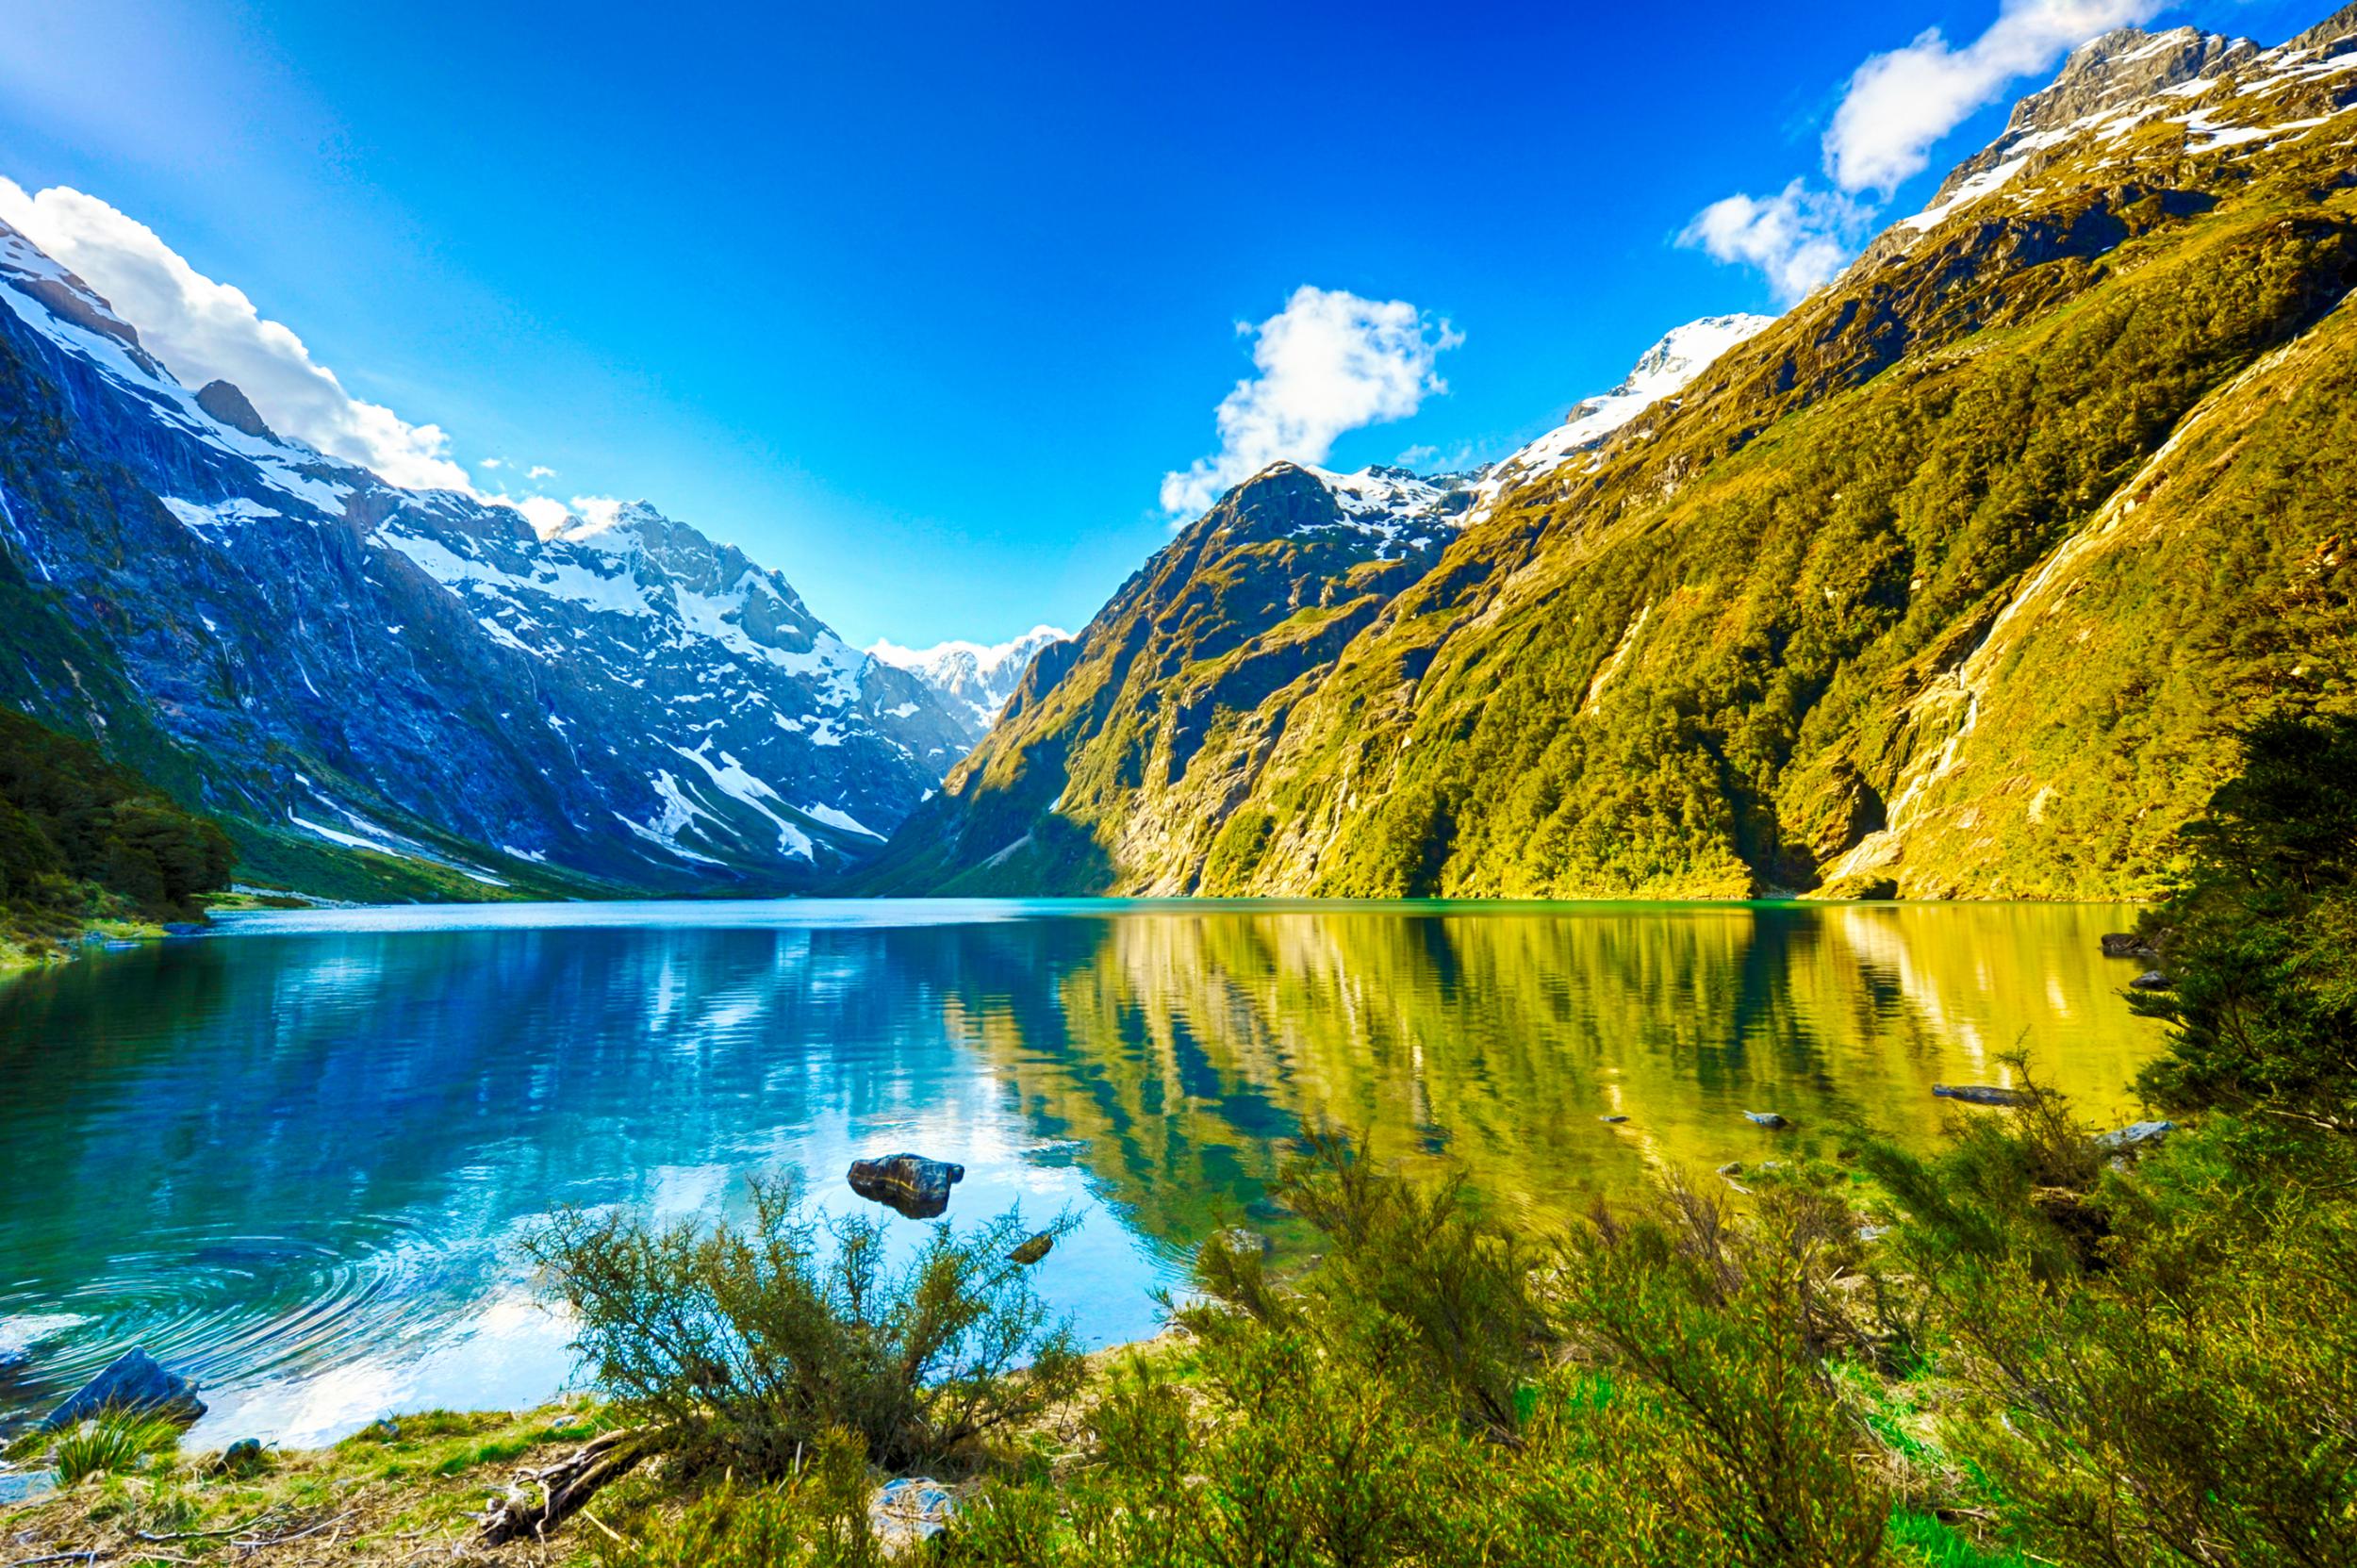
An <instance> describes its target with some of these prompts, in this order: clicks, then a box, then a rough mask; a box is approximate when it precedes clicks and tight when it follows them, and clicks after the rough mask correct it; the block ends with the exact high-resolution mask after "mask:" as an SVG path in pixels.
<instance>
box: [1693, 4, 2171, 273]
mask: <svg viewBox="0 0 2357 1568" xmlns="http://www.w3.org/2000/svg"><path fill="white" fill-rule="evenodd" d="M2166 5H2167V0H2003V4H2002V5H2001V6H2000V7H1999V9H1998V13H1997V20H1996V21H1994V22H1992V23H1990V24H1989V25H1988V27H1987V29H1986V31H1985V32H1983V33H1982V34H1981V35H1980V37H1978V38H1976V39H1974V40H1973V41H1971V42H1970V43H1968V44H1966V45H1965V46H1964V47H1962V48H1960V49H1959V48H1957V47H1955V46H1954V45H1953V44H1951V43H1950V42H1949V41H1948V40H1947V38H1946V37H1945V36H1944V35H1942V34H1941V32H1940V31H1939V29H1938V28H1937V27H1933V28H1929V29H1927V30H1926V31H1924V32H1921V33H1919V34H1917V35H1916V38H1915V41H1914V42H1912V43H1909V44H1908V45H1906V47H1904V48H1903V49H1893V50H1890V51H1888V52H1887V53H1884V54H1880V55H1873V56H1870V57H1869V58H1867V60H1866V63H1865V64H1863V65H1861V66H1859V67H1858V68H1857V70H1856V71H1854V72H1853V73H1852V74H1851V75H1850V81H1849V86H1848V88H1847V89H1846V90H1845V91H1844V92H1843V93H1842V97H1841V104H1840V107H1838V108H1836V109H1835V110H1834V116H1833V124H1832V125H1831V126H1830V127H1828V128H1827V130H1826V132H1825V136H1824V164H1825V173H1827V174H1829V175H1831V176H1832V179H1833V183H1834V184H1835V186H1837V187H1838V190H1835V191H1830V192H1829V191H1821V190H1811V189H1810V188H1809V187H1808V185H1807V183H1806V182H1805V181H1804V180H1799V179H1796V180H1794V181H1793V182H1792V183H1791V184H1789V185H1788V186H1786V187H1785V188H1784V189H1783V190H1780V191H1778V192H1776V193H1775V194H1774V195H1772V196H1766V197H1760V196H1751V195H1740V194H1739V195H1734V196H1729V197H1726V198H1725V199H1724V200H1722V201H1717V202H1713V203H1711V204H1710V205H1709V206H1706V207H1705V208H1703V209H1702V211H1700V212H1698V213H1696V214H1695V215H1694V221H1693V222H1692V223H1689V224H1688V225H1687V226H1686V230H1685V232H1684V233H1682V234H1680V235H1679V236H1678V243H1679V244H1681V245H1695V246H1700V247H1701V248H1702V249H1704V250H1706V251H1707V252H1709V253H1710V255H1711V256H1713V257H1715V258H1716V259H1718V260H1720V261H1727V262H1738V263H1741V264H1743V265H1746V266H1752V267H1756V268H1758V269H1759V270H1760V271H1761V272H1764V273H1766V274H1767V277H1768V283H1769V287H1770V288H1772V289H1774V291H1775V294H1776V297H1777V298H1778V299H1779V300H1781V301H1783V302H1784V303H1786V304H1788V305H1789V304H1791V303H1792V302H1793V301H1795V300H1798V299H1801V298H1802V297H1804V296H1805V295H1806V294H1808V293H1809V292H1811V291H1812V290H1814V289H1818V288H1820V287H1821V286H1822V285H1824V284H1825V283H1827V282H1829V281H1830V280H1831V279H1832V278H1833V277H1834V276H1835V275H1836V274H1837V273H1838V272H1840V271H1841V269H1842V268H1843V267H1844V266H1845V265H1847V264H1848V262H1849V259H1850V257H1851V256H1854V255H1855V254H1856V252H1857V247H1858V244H1859V242H1860V241H1862V240H1863V239H1865V238H1866V236H1867V234H1868V233H1869V232H1871V229H1872V228H1873V225H1874V224H1875V223H1876V222H1878V221H1879V219H1880V217H1881V214H1882V206H1881V204H1880V203H1879V202H1869V201H1860V200H1857V199H1855V195H1856V193H1858V192H1865V191H1873V192H1877V193H1879V194H1881V195H1883V196H1887V195H1888V194H1889V193H1890V192H1891V190H1894V189H1896V188H1897V187H1898V186H1899V184H1900V183H1901V182H1902V181H1904V180H1906V179H1907V178H1909V177H1910V176H1912V175H1915V174H1919V173H1922V171H1923V170H1924V169H1925V168H1926V167H1927V166H1928V165H1929V164H1930V162H1931V153H1932V148H1933V147H1935V146H1936V145H1937V144H1938V142H1939V140H1940V139H1941V138H1943V137H1945V136H1946V135H1947V134H1948V133H1949V132H1950V131H1953V130H1954V129H1955V128H1956V127H1957V126H1958V125H1960V124H1964V122H1965V121H1966V120H1967V119H1969V118H1970V116H1971V115H1972V114H1974V113H1975V112H1977V111H1978V110H1980V109H1982V108H1985V107H1987V106H1988V105H1990V104H1992V103H1995V102H1996V101H1997V100H1998V99H1999V97H2001V96H2002V95H2003V93H2004V91H2006V89H2007V88H2008V87H2009V86H2010V85H2011V84H2012V83H2013V82H2015V81H2016V80H2017V79H2019V77H2022V76H2026V75H2029V74H2033V73H2036V72H2043V71H2048V70H2051V69H2052V67H2053V65H2054V62H2055V61H2057V60H2059V59H2060V58H2062V57H2063V56H2064V55H2066V54H2068V53H2069V51H2070V50H2072V49H2074V48H2076V47H2078V46H2079V45H2080V44H2082V43H2085V41H2088V40H2089V39H2092V38H2095V37H2098V36H2099V35H2101V34H2103V33H2107V32H2110V31H2111V30H2112V29H2113V28H2115V27H2125V26H2129V25H2133V24H2135V23H2139V22H2144V21H2147V20H2149V19H2151V17H2152V16H2153V15H2154V14H2155V13H2157V12H2159V11H2160V10H2162V9H2164V8H2165V7H2166Z"/></svg>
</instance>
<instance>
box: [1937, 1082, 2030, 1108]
mask: <svg viewBox="0 0 2357 1568" xmlns="http://www.w3.org/2000/svg"><path fill="white" fill-rule="evenodd" d="M1932 1093H1933V1094H1936V1095H1937V1096H1938V1097H1939V1098H1942V1099H1960V1100H1962V1101H1964V1102H1965V1103H1966V1104H1967V1105H2022V1104H2026V1103H2028V1101H2029V1098H2030V1097H2029V1096H2028V1095H2025V1094H2023V1093H2022V1092H2021V1091H2020V1090H2019V1089H2001V1088H1999V1087H1997V1086H1996V1085H1995V1084H1993V1083H1935V1084H1933V1085H1932Z"/></svg>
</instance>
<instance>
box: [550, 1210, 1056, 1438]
mask: <svg viewBox="0 0 2357 1568" xmlns="http://www.w3.org/2000/svg"><path fill="white" fill-rule="evenodd" d="M751 1208H752V1213H751V1217H750V1222H749V1223H747V1224H746V1225H744V1226H743V1227H741V1228H740V1227H734V1226H730V1225H727V1224H721V1225H717V1226H712V1227H705V1226H702V1225H699V1224H696V1223H694V1222H681V1223H677V1224H669V1225H656V1224H654V1223H652V1222H651V1221H650V1220H648V1219H646V1218H644V1217H642V1216H639V1215H636V1214H632V1213H622V1212H609V1213H586V1212H584V1211H580V1210H569V1211H565V1212H563V1213H559V1214H557V1215H556V1216H555V1217H554V1218H553V1219H552V1220H551V1221H550V1222H549V1223H548V1224H547V1225H546V1226H545V1227H543V1228H542V1229H540V1230H538V1231H536V1233H534V1234H533V1235H532V1236H531V1237H530V1238H529V1239H528V1242H527V1244H526V1245H527V1249H528V1251H529V1252H530V1254H531V1256H532V1257H533V1258H534V1259H535V1261H536V1262H537V1263H539V1265H540V1266H541V1268H542V1269H543V1271H544V1272H545V1276H546V1278H547V1279H548V1281H549V1285H550V1288H551V1289H552V1291H553V1293H554V1294H555V1296H557V1297H558V1298H559V1299H560V1300H562V1301H563V1302H565V1304H566V1305H567V1306H569V1308H570V1309H571V1310H572V1312H573V1314H574V1316H575V1318H576V1319H577V1320H578V1323H579V1330H578V1334H577V1337H576V1339H575V1341H574V1345H575V1348H576V1349H577V1350H578V1351H579V1352H580V1353H581V1355H582V1357H583V1359H584V1361H585V1363H586V1365H587V1367H588V1368H589V1370H590V1372H591V1373H592V1375H593V1376H594V1378H595V1379H596V1381H597V1383H598V1385H599V1386H600V1387H601V1388H602V1389H603V1390H604V1391H605V1392H606V1393H607V1394H608V1395H611V1396H612V1397H613V1399H614V1400H615V1402H616V1405H617V1406H618V1409H619V1410H620V1411H622V1412H623V1413H624V1414H625V1415H626V1416H628V1417H631V1418H635V1419H644V1420H648V1421H651V1422H654V1423H657V1424H660V1425H661V1426H663V1427H664V1428H668V1433H669V1441H670V1442H671V1443H672V1444H674V1445H675V1446H676V1448H677V1449H678V1450H679V1451H681V1452H682V1453H683V1454H684V1455H685V1456H686V1457H688V1458H689V1459H690V1460H691V1461H698V1462H707V1463H710V1464H713V1465H720V1464H726V1465H729V1466H732V1467H733V1469H734V1470H735V1472H736V1473H737V1474H738V1475H739V1476H740V1477H746V1478H761V1479H766V1478H772V1477H781V1476H785V1475H788V1474H790V1473H791V1472H792V1471H793V1470H794V1468H795V1466H796V1464H797V1462H798V1460H799V1457H801V1456H802V1455H804V1454H805V1452H806V1451H807V1450H808V1449H809V1448H810V1447H811V1446H812V1445H814V1444H816V1443H818V1442H819V1441H820V1439H821V1438H822V1437H824V1436H825V1435H826V1434H827V1433H829V1432H831V1431H835V1430H842V1431H848V1432H849V1433H851V1434H852V1435H853V1436H854V1437H855V1438H856V1439H857V1440H858V1441H859V1442H860V1443H861V1444H863V1445H864V1447H865V1453H866V1454H867V1455H868V1456H869V1457H870V1458H872V1459H873V1460H874V1461H876V1462H878V1463H880V1464H884V1465H889V1466H896V1467H897V1466H903V1465H918V1464H926V1463H931V1462H934V1461H940V1460H942V1459H944V1458H947V1457H949V1456H951V1455H953V1454H954V1453H955V1452H956V1451H957V1450H959V1449H961V1448H962V1447H964V1445H966V1444H969V1443H971V1442H972V1441H973V1440H975V1439H976V1438H978V1437H980V1436H981V1434H983V1433H985V1432H988V1431H991V1430H993V1429H994V1428H999V1427H1002V1426H1004V1425H1006V1424H1007V1423H1009V1422H1011V1421H1016V1420H1020V1419H1022V1418H1024V1417H1026V1416H1029V1415H1030V1414H1032V1413H1034V1412H1036V1411H1039V1410H1040V1409H1042V1408H1044V1407H1045V1406H1047V1405H1048V1404H1050V1403H1053V1402H1055V1401H1056V1400H1059V1399H1061V1398H1063V1397H1065V1396H1067V1395H1069V1394H1070V1393H1071V1392H1072V1390H1073V1388H1074V1387H1075V1386H1076V1384H1077V1381H1078V1378H1079V1369H1080V1358H1079V1354H1078V1351H1077V1350H1076V1348H1075V1345H1074V1342H1073V1339H1072V1335H1071V1332H1070V1329H1069V1328H1068V1327H1067V1326H1066V1325H1063V1324H1062V1323H1058V1322H1052V1321H1051V1320H1050V1318H1049V1315H1048V1312H1047V1306H1046V1304H1045V1302H1043V1301H1042V1299H1041V1298H1040V1296H1039V1294H1038V1292H1037V1291H1036V1290H1035V1289H1034V1288H1033V1287H1032V1284H1031V1280H1030V1273H1029V1271H1028V1270H1026V1269H1025V1268H1023V1267H1022V1266H1020V1265H1018V1264H1015V1263H1011V1262H1010V1261H1009V1259H1008V1256H1007V1255H1008V1253H1009V1252H1011V1251H1012V1250H1013V1249H1014V1247H1015V1246H1018V1245H1020V1244H1021V1243H1022V1242H1023V1241H1024V1240H1025V1239H1026V1238H1027V1237H1028V1236H1029V1235H1030V1230H1029V1229H1028V1228H1027V1227H1026V1226H1025V1224H1024V1223H1023V1221H1022V1219H1021V1216H1020V1215H1018V1214H1016V1213H1007V1214H1004V1215H1001V1216H1000V1217H999V1218H997V1219H995V1220H992V1221H989V1222H988V1223H986V1224H984V1225H982V1226H981V1227H979V1228H977V1229H975V1230H970V1231H966V1232H963V1233H961V1232H960V1231H958V1230H956V1229H955V1228H954V1227H952V1226H949V1225H947V1224H944V1225H938V1226H933V1227H931V1228H930V1230H929V1233H928V1235H927V1237H926V1239H925V1241H924V1242H923V1243H922V1244H921V1245H920V1246H919V1248H918V1251H917V1255H916V1256H915V1259H913V1260H912V1261H910V1262H909V1263H907V1264H906V1265H904V1266H902V1267H899V1268H891V1267H888V1266H887V1264H886V1262H885V1241H886V1232H885V1227H884V1225H883V1224H882V1223H881V1222H879V1221H877V1220H873V1219H868V1218H865V1217H856V1218H831V1219H826V1220H824V1221H820V1220H814V1219H812V1218H810V1217H808V1216H807V1214H806V1213H805V1211H804V1205H803V1201H802V1197H801V1194H800V1191H799V1187H798V1186H797V1184H796V1183H795V1182H794V1181H793V1180H791V1179H787V1180H774V1181H770V1180H755V1181H754V1182H753V1183H752V1184H751ZM1074 1223H1075V1222H1074V1221H1073V1220H1072V1219H1071V1218H1070V1217H1069V1216H1067V1217H1065V1218H1063V1219H1060V1220H1059V1221H1058V1222H1057V1224H1056V1225H1055V1226H1054V1227H1053V1228H1052V1229H1053V1230H1054V1231H1055V1233H1057V1234H1059V1235H1062V1234H1063V1233H1065V1232H1067V1231H1068V1230H1070V1229H1071V1227H1072V1225H1073V1224H1074Z"/></svg>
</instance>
